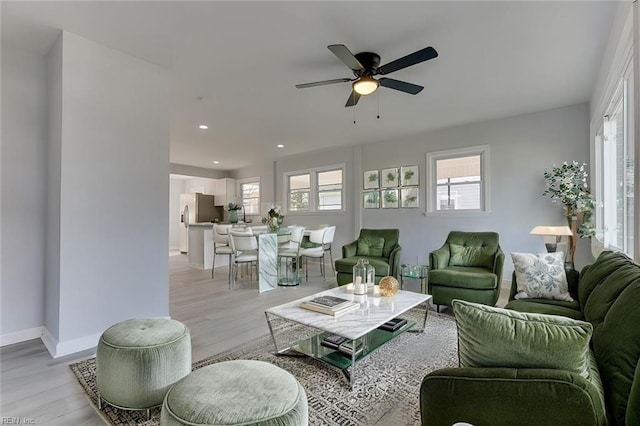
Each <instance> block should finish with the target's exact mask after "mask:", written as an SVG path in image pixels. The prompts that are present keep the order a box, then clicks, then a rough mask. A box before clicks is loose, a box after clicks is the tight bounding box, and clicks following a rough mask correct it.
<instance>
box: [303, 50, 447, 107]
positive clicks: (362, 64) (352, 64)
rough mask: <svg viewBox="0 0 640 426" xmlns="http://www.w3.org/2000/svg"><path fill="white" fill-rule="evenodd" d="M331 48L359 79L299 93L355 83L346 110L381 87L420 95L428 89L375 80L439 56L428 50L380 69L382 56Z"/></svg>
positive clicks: (320, 84)
mask: <svg viewBox="0 0 640 426" xmlns="http://www.w3.org/2000/svg"><path fill="white" fill-rule="evenodd" d="M327 48H328V49H329V50H330V51H331V52H333V54H334V55H336V56H337V57H338V59H340V60H341V61H342V62H343V63H344V64H345V65H346V66H348V67H349V68H351V71H353V75H354V76H355V78H336V79H333V80H324V81H316V82H313V83H304V84H296V87H297V88H298V89H305V88H307V87H315V86H324V85H327V84H335V83H346V82H348V81H353V83H352V85H351V86H352V90H351V94H350V95H349V99H347V103H346V104H345V107H350V106H354V105H356V104H357V103H358V100H360V97H361V96H365V95H369V94H371V93H373V92H375V91H376V89H377V88H378V86H382V87H388V88H389V89H394V90H399V91H401V92H405V93H409V94H411V95H417V94H418V93H420V91H422V89H424V87H422V86H418V85H417V84H412V83H407V82H406V81H400V80H395V79H393V78H387V77H382V78H379V79H377V80H376V79H375V78H373V77H374V76H376V75H387V74H391V73H392V72H394V71H398V70H401V69H403V68H407V67H410V66H412V65H415V64H419V63H420V62H424V61H428V60H429V59H433V58H436V57H438V52H436V50H435V49H434V48H433V47H425V48H424V49H421V50H418V51H416V52H413V53H410V54H408V55H406V56H403V57H402V58H400V59H396V60H395V61H392V62H389V63H388V64H385V65H382V66H379V65H380V55H378V54H377V53H372V52H362V53H357V54H355V55H354V54H353V53H351V51H350V50H349V49H347V46H345V45H344V44H332V45H330V46H327Z"/></svg>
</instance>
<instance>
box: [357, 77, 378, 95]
mask: <svg viewBox="0 0 640 426" xmlns="http://www.w3.org/2000/svg"><path fill="white" fill-rule="evenodd" d="M378 85H379V83H378V80H376V79H374V78H373V77H369V76H367V75H365V76H364V77H361V78H360V79H359V80H358V81H356V82H355V83H353V90H355V91H356V93H358V94H360V95H363V96H366V95H370V94H372V93H373V92H375V91H376V89H377V88H378Z"/></svg>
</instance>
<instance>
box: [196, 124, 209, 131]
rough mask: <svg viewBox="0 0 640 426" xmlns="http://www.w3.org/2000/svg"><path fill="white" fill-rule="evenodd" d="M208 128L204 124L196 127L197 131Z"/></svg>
mask: <svg viewBox="0 0 640 426" xmlns="http://www.w3.org/2000/svg"><path fill="white" fill-rule="evenodd" d="M208 128H209V126H207V125H206V124H201V125H199V126H198V129H201V130H207V129H208Z"/></svg>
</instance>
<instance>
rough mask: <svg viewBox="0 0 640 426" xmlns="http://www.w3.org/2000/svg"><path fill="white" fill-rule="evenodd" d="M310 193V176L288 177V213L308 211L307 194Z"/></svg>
mask: <svg viewBox="0 0 640 426" xmlns="http://www.w3.org/2000/svg"><path fill="white" fill-rule="evenodd" d="M310 192H311V175H310V174H309V173H305V174H302V175H295V176H289V211H291V212H299V211H308V210H309V193H310Z"/></svg>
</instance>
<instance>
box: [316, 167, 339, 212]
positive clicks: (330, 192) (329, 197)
mask: <svg viewBox="0 0 640 426" xmlns="http://www.w3.org/2000/svg"><path fill="white" fill-rule="evenodd" d="M341 209H342V170H330V171H328V172H318V210H341Z"/></svg>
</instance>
